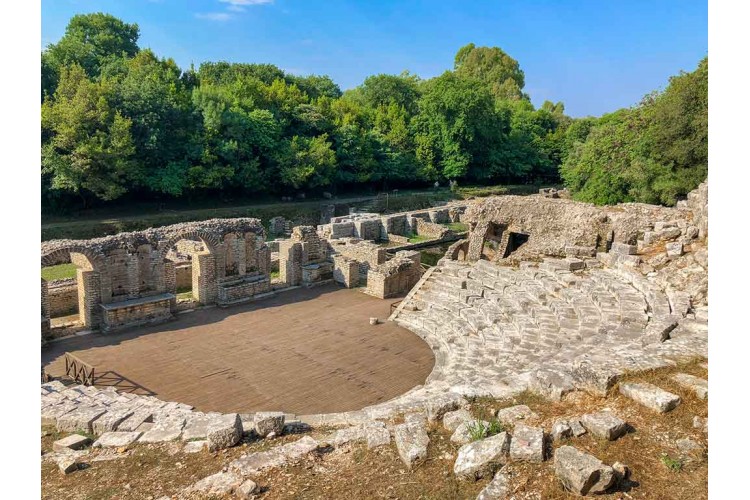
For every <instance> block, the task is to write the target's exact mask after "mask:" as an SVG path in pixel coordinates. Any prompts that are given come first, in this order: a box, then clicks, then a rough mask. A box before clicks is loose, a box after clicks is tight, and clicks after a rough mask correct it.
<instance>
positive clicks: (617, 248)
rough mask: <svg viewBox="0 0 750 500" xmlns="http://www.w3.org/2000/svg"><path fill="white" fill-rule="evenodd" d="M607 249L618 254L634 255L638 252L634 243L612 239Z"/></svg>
mask: <svg viewBox="0 0 750 500" xmlns="http://www.w3.org/2000/svg"><path fill="white" fill-rule="evenodd" d="M609 251H610V252H612V253H616V254H619V255H635V254H636V253H638V247H637V246H636V245H629V244H627V243H620V242H619V241H614V242H612V248H610V249H609Z"/></svg>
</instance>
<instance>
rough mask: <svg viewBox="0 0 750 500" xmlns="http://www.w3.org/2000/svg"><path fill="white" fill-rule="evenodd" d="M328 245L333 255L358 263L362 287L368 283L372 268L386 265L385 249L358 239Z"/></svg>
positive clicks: (341, 240) (339, 240)
mask: <svg viewBox="0 0 750 500" xmlns="http://www.w3.org/2000/svg"><path fill="white" fill-rule="evenodd" d="M328 245H329V248H330V253H331V254H333V255H336V254H338V255H343V256H345V257H347V258H349V259H351V260H354V261H356V262H357V263H358V266H359V277H358V279H357V281H358V283H359V284H361V285H363V284H365V283H367V271H368V270H369V269H370V267H373V266H377V265H379V264H382V263H384V262H385V260H386V257H387V251H386V249H385V248H383V247H381V246H379V245H376V244H375V243H372V242H370V241H362V240H360V239H357V238H345V239H338V240H328Z"/></svg>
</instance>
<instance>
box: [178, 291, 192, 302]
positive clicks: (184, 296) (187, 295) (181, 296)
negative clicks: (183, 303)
mask: <svg viewBox="0 0 750 500" xmlns="http://www.w3.org/2000/svg"><path fill="white" fill-rule="evenodd" d="M192 299H193V291H192V290H188V291H187V292H180V291H179V290H178V291H177V300H192Z"/></svg>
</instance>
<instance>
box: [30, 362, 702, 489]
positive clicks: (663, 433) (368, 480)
mask: <svg viewBox="0 0 750 500" xmlns="http://www.w3.org/2000/svg"><path fill="white" fill-rule="evenodd" d="M701 363H702V361H695V362H691V363H687V364H684V365H681V366H679V367H676V368H670V369H661V370H656V371H653V372H648V373H643V374H638V375H634V376H632V377H628V378H629V379H631V380H637V381H647V382H651V383H654V384H657V385H658V386H660V387H662V388H664V389H666V390H669V391H671V392H674V393H676V394H679V395H680V396H681V397H682V403H681V404H680V405H679V406H678V407H677V408H676V409H674V410H673V411H671V412H669V413H667V414H658V413H656V412H653V411H651V410H648V409H646V408H644V407H641V406H639V405H638V404H637V403H635V402H633V401H631V400H630V399H627V398H625V397H623V396H621V395H619V394H618V393H617V392H616V388H615V390H614V391H612V393H611V394H610V396H609V397H608V398H606V399H604V398H599V397H594V396H590V395H586V394H582V393H574V394H571V395H569V396H568V397H566V398H565V399H564V400H563V401H562V402H559V403H550V402H548V401H545V400H544V399H542V398H540V397H538V396H534V395H532V394H528V393H524V394H521V395H520V396H519V397H517V398H516V399H514V400H502V401H498V400H492V399H479V400H475V401H473V402H472V405H471V410H472V413H473V414H474V416H475V417H477V418H486V417H487V416H488V415H489V414H491V412H492V410H493V409H498V408H504V407H507V406H511V405H514V404H526V405H528V406H529V407H530V408H531V409H532V410H533V411H534V412H535V413H537V414H538V418H537V419H536V420H534V421H533V425H541V426H543V427H544V428H545V429H546V430H547V431H549V429H550V428H551V425H552V422H553V421H554V420H555V419H556V418H562V417H572V416H580V415H582V414H584V413H588V412H593V411H600V410H603V409H610V410H612V411H613V412H614V413H615V414H616V415H618V416H619V417H620V418H622V419H624V420H626V421H627V422H628V424H630V426H631V427H632V429H631V431H630V432H629V433H628V434H627V435H625V436H623V437H621V438H619V439H618V440H617V441H614V442H609V441H600V440H597V439H595V438H592V437H591V436H589V435H584V436H581V437H578V438H572V439H570V440H565V441H564V442H557V443H551V444H550V450H549V452H550V453H549V454H550V455H552V453H553V450H552V448H557V447H558V446H561V445H563V444H569V445H572V446H575V447H576V448H579V449H581V450H584V451H587V452H588V453H591V454H593V455H594V456H596V457H597V458H599V459H601V460H602V461H604V462H605V463H607V464H610V465H611V464H613V463H614V462H616V461H619V462H622V463H624V464H626V465H627V466H628V467H629V469H630V470H631V477H630V479H629V481H627V482H626V483H624V484H623V485H621V486H620V487H618V488H616V489H615V490H613V491H610V492H608V493H607V494H605V495H600V496H598V498H602V499H607V500H614V499H649V500H651V499H657V500H660V499H664V500H667V499H675V500H677V499H680V500H684V499H691V500H693V499H698V500H700V499H705V498H708V463H707V460H706V454H705V450H704V451H703V452H697V453H694V454H693V455H690V456H687V455H681V454H680V452H679V450H678V449H677V447H676V440H677V439H680V438H684V437H689V438H691V439H693V440H695V441H696V442H698V443H700V444H701V445H702V446H704V447H705V448H706V449H707V446H708V437H707V435H706V434H705V433H704V432H703V431H702V430H701V429H694V428H693V425H692V420H693V417H694V416H699V417H702V418H705V417H707V416H708V404H707V401H703V400H700V399H698V398H697V397H695V396H694V395H693V394H692V393H691V392H690V391H688V390H686V389H683V388H682V387H680V386H678V385H676V384H675V383H673V382H672V381H671V380H670V378H669V377H670V376H671V375H672V374H674V373H676V372H678V371H680V372H685V373H690V374H693V375H696V376H700V377H704V378H705V377H707V370H706V369H705V368H704V367H703V366H701ZM46 432H50V434H49V435H47V436H44V437H43V438H42V449H43V451H45V450H49V449H50V448H51V443H52V441H53V440H54V439H58V438H59V437H61V435H58V434H56V433H55V432H54V430H50V429H46ZM327 432H328V430H327V429H313V432H312V435H313V437H316V438H319V437H320V436H323V435H325V434H326V433H327ZM429 434H430V445H429V447H428V457H427V460H426V461H425V462H424V463H422V464H420V465H419V466H417V467H416V468H415V469H414V470H412V471H409V470H407V469H406V467H405V466H404V464H403V463H402V462H401V460H400V459H399V457H398V453H397V451H396V447H395V444H394V443H393V442H391V444H390V445H389V446H384V447H380V448H376V449H374V450H369V451H368V450H367V449H366V447H365V446H364V445H363V444H354V445H349V446H343V447H341V448H337V449H335V450H333V451H328V452H326V451H319V452H316V453H314V454H312V455H311V456H309V457H307V458H305V459H303V460H302V461H301V462H299V463H298V464H295V465H293V466H290V467H287V468H284V469H276V470H271V471H268V472H266V473H264V474H262V475H261V476H259V477H257V478H254V479H255V480H256V482H257V483H258V485H259V487H260V488H261V492H260V493H259V494H258V498H259V499H262V500H271V499H339V498H344V499H370V498H373V499H376V498H381V499H407V500H412V499H413V500H416V499H474V498H475V497H476V495H477V494H478V493H479V491H481V489H482V488H483V487H484V486H485V485H486V484H487V483H488V482H489V478H485V479H482V480H479V481H476V482H475V481H463V480H457V479H456V478H455V476H454V475H453V464H454V462H455V459H456V455H457V452H458V448H459V446H457V445H455V444H453V443H451V442H450V434H449V433H448V432H447V431H445V430H444V429H443V428H442V427H441V426H439V425H435V426H433V427H432V428H431V429H430V431H429ZM298 438H299V436H283V437H281V438H280V439H276V440H273V441H267V440H266V441H253V440H248V441H246V442H245V443H244V444H243V445H241V446H238V447H235V448H232V449H229V450H224V451H223V452H220V453H209V452H207V451H203V452H201V453H198V454H192V455H191V454H185V453H183V452H182V451H181V446H180V445H179V444H178V443H168V444H163V445H146V446H144V445H137V446H135V447H133V448H132V449H131V450H120V451H121V452H122V453H120V454H119V455H120V457H119V458H118V459H115V460H111V461H94V460H93V459H89V458H87V459H86V460H84V462H87V463H88V465H89V466H88V467H85V468H83V467H82V468H81V469H80V470H78V471H76V472H74V473H72V474H70V475H68V476H64V475H62V474H61V473H60V472H59V471H58V470H57V467H56V465H55V464H54V463H50V462H48V461H43V465H42V492H43V495H42V497H43V498H45V499H126V498H127V499H131V498H133V499H147V498H152V499H153V498H159V497H160V496H162V495H174V494H176V493H177V492H178V491H179V490H180V489H181V488H183V487H185V486H188V485H190V484H192V483H194V482H195V481H197V480H199V479H201V478H203V477H205V476H207V475H210V474H213V473H215V472H218V471H220V470H221V469H222V468H223V467H225V466H226V465H227V464H229V463H230V462H231V461H232V460H233V459H235V458H237V457H238V456H240V455H242V454H244V453H247V452H249V451H257V450H261V449H266V448H268V447H270V446H277V445H279V444H282V443H285V442H289V441H292V440H295V439H298ZM248 439H249V438H248ZM664 457H667V458H668V459H669V460H666V459H665V458H664ZM92 458H93V457H92ZM669 464H671V466H670V465H669ZM505 467H506V470H508V471H509V472H510V473H511V477H512V483H511V484H512V488H513V490H514V494H515V495H516V496H515V498H519V499H521V498H541V499H544V500H547V499H553V500H557V499H570V498H577V497H574V496H572V495H571V494H569V493H567V492H566V491H565V490H564V489H563V487H562V486H561V484H560V482H559V481H558V480H557V478H556V477H555V475H554V468H553V460H552V459H549V460H547V461H546V462H544V463H542V464H519V463H512V464H508V465H506V466H505Z"/></svg>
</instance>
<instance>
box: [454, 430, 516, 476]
mask: <svg viewBox="0 0 750 500" xmlns="http://www.w3.org/2000/svg"><path fill="white" fill-rule="evenodd" d="M509 448H510V435H509V434H508V433H507V432H501V433H500V434H495V435H494V436H490V437H488V438H485V439H481V440H479V441H474V442H473V443H469V444H466V445H464V446H462V447H461V448H459V450H458V457H457V458H456V463H455V464H454V465H453V473H454V474H455V475H456V476H457V477H459V478H461V479H474V480H476V479H480V478H482V477H485V476H487V475H489V474H492V473H494V472H495V471H496V470H497V469H498V468H500V466H501V465H502V464H503V463H505V462H506V461H507V457H508V451H509Z"/></svg>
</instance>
